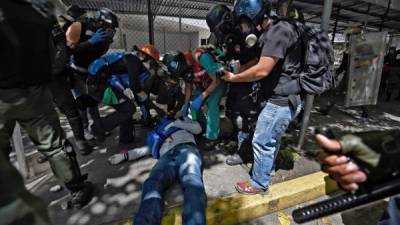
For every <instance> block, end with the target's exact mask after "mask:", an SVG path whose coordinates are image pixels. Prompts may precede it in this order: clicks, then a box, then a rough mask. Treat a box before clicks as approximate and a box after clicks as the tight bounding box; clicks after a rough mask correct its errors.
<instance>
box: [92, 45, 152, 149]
mask: <svg viewBox="0 0 400 225" xmlns="http://www.w3.org/2000/svg"><path fill="white" fill-rule="evenodd" d="M149 48H151V49H149ZM149 54H152V55H149ZM158 58H159V53H158V50H157V49H156V48H155V47H154V46H150V45H146V46H144V47H143V48H142V49H138V51H135V52H116V53H110V54H106V55H104V56H102V57H100V58H98V59H96V60H95V61H94V62H92V63H91V64H90V65H89V79H88V86H89V94H90V96H91V97H93V98H94V99H96V100H97V101H98V102H103V104H105V105H109V106H112V107H113V108H114V109H115V110H116V111H115V112H114V113H112V114H110V115H108V116H107V117H103V118H101V119H100V122H101V123H100V124H101V130H102V131H103V132H110V131H111V130H113V129H114V128H115V127H117V126H119V127H120V134H119V144H120V148H124V147H126V146H129V145H130V144H132V143H133V140H134V135H133V132H134V121H133V117H132V115H133V113H134V112H135V111H136V106H135V104H134V103H136V104H137V105H138V106H140V110H141V113H142V119H143V121H148V120H149V119H150V108H149V107H150V103H149V101H150V100H149V97H148V95H147V94H146V93H145V92H144V90H143V87H144V85H145V83H146V82H147V81H148V80H149V79H150V76H151V74H150V72H149V69H148V66H146V65H147V64H149V62H148V61H150V60H152V61H155V62H157V60H158ZM152 64H154V63H152Z"/></svg>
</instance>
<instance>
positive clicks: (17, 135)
mask: <svg viewBox="0 0 400 225" xmlns="http://www.w3.org/2000/svg"><path fill="white" fill-rule="evenodd" d="M12 141H13V145H14V150H15V154H16V155H17V162H18V171H19V172H20V173H21V175H22V177H23V178H24V179H27V178H28V174H29V170H28V166H27V164H26V157H25V149H24V144H23V142H22V135H21V127H20V126H19V124H18V123H16V124H15V127H14V133H13V135H12Z"/></svg>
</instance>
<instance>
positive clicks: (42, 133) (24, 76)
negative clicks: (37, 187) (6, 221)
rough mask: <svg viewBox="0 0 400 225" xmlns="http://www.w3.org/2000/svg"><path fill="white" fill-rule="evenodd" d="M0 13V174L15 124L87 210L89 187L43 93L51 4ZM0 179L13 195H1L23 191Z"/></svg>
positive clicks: (14, 4) (16, 5) (15, 6)
mask: <svg viewBox="0 0 400 225" xmlns="http://www.w3.org/2000/svg"><path fill="white" fill-rule="evenodd" d="M0 10H1V16H0V22H1V24H0V29H1V32H0V60H2V63H1V64H0V152H1V153H0V157H2V158H3V160H2V161H3V162H4V163H1V164H0V170H3V169H2V168H5V171H6V170H7V167H8V165H5V162H9V161H8V154H9V152H10V150H11V148H10V142H9V139H10V137H11V135H12V132H13V129H14V126H15V124H16V122H18V123H19V124H20V125H21V126H22V127H23V128H24V129H25V130H26V131H27V133H28V135H29V137H30V139H31V140H32V142H33V143H34V144H35V145H36V146H37V148H38V150H39V152H40V153H42V154H43V155H45V156H46V157H48V159H49V163H50V165H51V169H52V171H53V173H54V174H55V176H56V177H57V178H58V179H60V180H61V181H62V182H64V183H65V185H66V187H67V188H68V189H69V190H70V191H71V193H72V199H71V201H72V203H73V204H74V205H76V206H82V205H85V204H87V203H88V201H89V200H90V196H91V188H90V185H88V184H87V183H84V179H85V176H82V175H81V172H80V168H79V165H78V163H77V161H76V158H75V153H74V151H73V149H72V147H71V145H70V144H68V142H67V141H66V140H65V137H64V133H63V130H62V128H61V126H60V122H59V118H58V115H57V113H56V111H55V110H54V107H53V105H52V100H51V94H50V92H49V90H48V88H47V84H48V83H49V82H50V81H51V78H52V59H54V45H53V42H52V41H50V40H51V36H52V35H51V30H52V26H53V24H54V23H55V18H54V15H53V14H52V8H51V4H50V3H49V2H44V1H27V2H24V1H12V0H3V1H1V2H0ZM27 34H29V35H27ZM7 164H8V163H7ZM1 174H2V175H1V176H0V177H1V178H0V179H2V181H3V182H1V183H2V185H1V186H2V187H4V186H10V188H7V187H6V188H5V189H9V190H11V192H8V193H6V194H4V193H1V194H0V196H5V195H10V196H18V195H19V193H20V192H21V190H22V191H23V188H20V187H18V186H14V183H13V178H11V179H7V177H8V176H5V175H4V173H3V172H1ZM3 179H6V180H3ZM15 179H17V178H15ZM3 190H4V189H3ZM12 200H13V199H11V200H10V201H12ZM0 202H1V201H0ZM7 203H9V202H6V203H5V204H7ZM2 204H4V202H1V203H0V207H1V205H2ZM19 224H21V223H19Z"/></svg>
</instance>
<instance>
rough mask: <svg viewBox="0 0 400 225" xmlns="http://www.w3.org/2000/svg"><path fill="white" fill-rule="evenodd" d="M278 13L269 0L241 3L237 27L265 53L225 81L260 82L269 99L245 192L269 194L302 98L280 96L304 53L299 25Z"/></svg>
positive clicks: (241, 187)
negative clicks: (285, 137)
mask: <svg viewBox="0 0 400 225" xmlns="http://www.w3.org/2000/svg"><path fill="white" fill-rule="evenodd" d="M274 9H276V8H273V7H272V4H271V3H270V2H269V1H264V0H238V1H236V2H235V5H234V10H233V14H234V16H235V18H236V24H237V25H238V26H239V27H240V28H241V29H240V31H241V33H242V35H243V36H242V37H245V39H244V40H242V41H244V42H246V43H248V44H251V42H254V40H255V39H256V38H257V37H258V39H259V43H260V44H261V45H262V51H261V56H260V59H259V61H258V63H257V64H256V65H255V66H252V67H251V68H249V69H247V70H246V71H243V72H240V73H237V74H234V73H232V72H228V71H225V76H224V77H223V79H224V80H225V81H227V82H254V81H260V83H261V93H260V94H262V95H263V97H264V98H265V99H266V101H267V103H266V105H265V106H264V107H263V109H262V111H261V113H260V114H259V116H258V119H257V124H256V129H255V132H254V137H253V140H252V146H253V153H254V154H253V155H254V163H253V170H252V174H251V180H250V181H244V182H238V183H237V184H236V189H237V191H238V192H240V193H244V194H258V193H266V192H267V191H268V189H269V180H270V177H271V172H272V169H273V165H274V159H275V158H276V156H277V153H278V151H279V146H280V140H281V136H282V134H283V133H284V132H285V130H286V129H287V127H288V125H289V123H290V122H291V121H292V120H293V119H294V118H296V116H297V115H298V113H299V112H300V109H301V99H300V96H299V95H292V94H290V95H286V94H285V93H279V94H277V93H276V92H275V90H276V89H277V88H280V87H283V86H284V85H285V84H286V83H288V82H289V81H291V80H292V78H291V76H290V75H291V74H292V73H293V72H295V71H296V70H297V69H299V68H300V66H301V61H300V59H301V58H302V57H303V56H302V54H303V51H302V50H301V49H302V45H301V44H302V43H301V41H300V39H299V34H298V32H297V30H296V28H295V27H294V25H292V24H291V23H290V22H288V21H286V20H279V19H278V17H277V12H278V10H274ZM278 9H279V8H278ZM259 33H262V34H261V35H258V34H259ZM254 37H256V38H254ZM249 40H250V42H249Z"/></svg>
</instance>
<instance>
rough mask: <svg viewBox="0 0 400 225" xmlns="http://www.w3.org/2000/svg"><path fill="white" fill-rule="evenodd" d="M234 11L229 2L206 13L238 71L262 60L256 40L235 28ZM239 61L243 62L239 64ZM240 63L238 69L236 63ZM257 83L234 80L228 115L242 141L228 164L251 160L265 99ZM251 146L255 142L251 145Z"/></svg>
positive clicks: (209, 23)
mask: <svg viewBox="0 0 400 225" xmlns="http://www.w3.org/2000/svg"><path fill="white" fill-rule="evenodd" d="M233 20H234V19H233V15H232V12H231V10H230V9H229V8H228V7H227V6H225V5H216V6H214V7H213V8H212V9H211V10H210V11H209V13H208V14H207V16H206V22H207V24H208V26H209V28H210V31H211V32H212V34H213V36H215V38H216V40H217V45H218V46H221V48H222V49H224V50H225V53H226V54H225V57H224V60H225V64H227V65H228V66H231V67H232V69H231V70H235V72H239V71H244V70H246V69H248V68H249V67H251V66H253V65H255V64H256V63H257V62H258V57H259V54H260V48H259V47H258V45H256V44H255V43H248V44H250V45H248V44H246V43H245V42H241V41H240V38H238V37H240V36H241V34H240V29H239V27H234V21H233ZM237 62H239V63H237ZM232 63H236V68H234V66H233V65H232ZM257 86H258V85H257V83H256V82H255V83H247V82H241V83H230V84H228V94H227V100H226V116H227V117H228V118H229V119H230V120H231V121H232V122H233V125H234V132H233V135H232V136H234V137H236V138H237V141H238V148H237V149H238V151H237V153H235V154H233V155H232V156H229V157H228V158H227V160H226V163H227V164H228V165H237V164H241V163H243V160H245V161H251V160H252V159H251V158H252V157H251V156H252V152H251V147H250V148H248V145H249V144H246V143H250V142H251V136H252V135H251V133H252V130H254V126H255V122H256V120H257V115H258V113H259V110H260V106H259V105H260V101H261V100H262V98H260V97H259V96H257V92H256V89H257ZM250 145H251V144H250Z"/></svg>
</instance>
